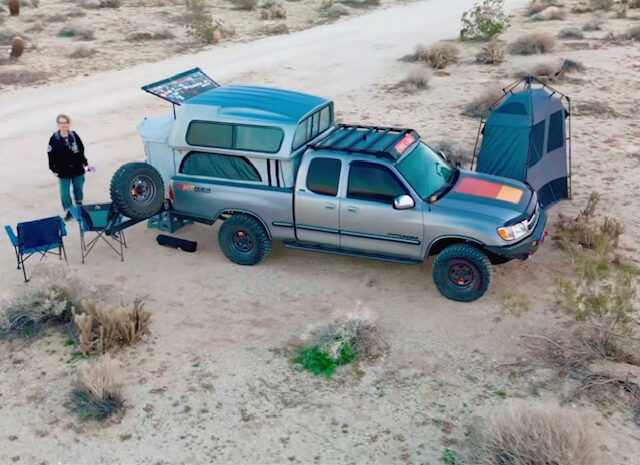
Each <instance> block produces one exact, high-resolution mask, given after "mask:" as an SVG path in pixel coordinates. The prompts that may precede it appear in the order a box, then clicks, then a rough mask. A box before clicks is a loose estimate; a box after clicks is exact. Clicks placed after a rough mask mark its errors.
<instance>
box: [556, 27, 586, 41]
mask: <svg viewBox="0 0 640 465" xmlns="http://www.w3.org/2000/svg"><path fill="white" fill-rule="evenodd" d="M558 37H559V38H560V39H584V34H583V32H582V30H581V29H580V28H577V27H565V28H564V29H560V32H558Z"/></svg>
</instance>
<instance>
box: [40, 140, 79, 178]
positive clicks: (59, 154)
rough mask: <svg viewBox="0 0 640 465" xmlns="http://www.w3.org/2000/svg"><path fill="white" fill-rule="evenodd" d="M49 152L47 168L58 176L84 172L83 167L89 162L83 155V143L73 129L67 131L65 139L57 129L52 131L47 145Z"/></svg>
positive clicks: (71, 175) (72, 175) (64, 176)
mask: <svg viewBox="0 0 640 465" xmlns="http://www.w3.org/2000/svg"><path fill="white" fill-rule="evenodd" d="M47 152H48V153H49V169H50V170H51V171H53V172H54V173H55V174H56V175H57V176H58V177H59V178H73V177H74V176H80V175H81V174H84V167H85V166H87V165H88V164H89V162H87V158H86V157H85V156H84V145H83V144H82V140H80V136H78V134H76V133H75V131H69V137H68V138H67V140H66V141H65V140H64V138H63V137H62V136H61V135H60V132H59V131H56V132H55V133H53V135H52V136H51V138H50V139H49V146H48V147H47Z"/></svg>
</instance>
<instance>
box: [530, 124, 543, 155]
mask: <svg viewBox="0 0 640 465" xmlns="http://www.w3.org/2000/svg"><path fill="white" fill-rule="evenodd" d="M544 125H545V121H544V120H542V121H540V122H539V123H538V124H536V125H534V126H533V128H531V153H530V154H529V166H533V165H535V164H536V163H538V161H539V160H540V159H541V158H542V155H543V150H544Z"/></svg>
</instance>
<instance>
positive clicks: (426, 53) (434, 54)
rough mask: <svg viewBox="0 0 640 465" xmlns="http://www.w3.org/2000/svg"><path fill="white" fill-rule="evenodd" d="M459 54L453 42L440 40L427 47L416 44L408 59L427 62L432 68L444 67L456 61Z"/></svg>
mask: <svg viewBox="0 0 640 465" xmlns="http://www.w3.org/2000/svg"><path fill="white" fill-rule="evenodd" d="M459 54H460V50H459V49H458V47H456V46H455V45H454V44H452V43H449V42H440V43H438V44H435V45H433V46H431V47H429V48H426V47H425V46H423V45H418V46H417V47H416V51H415V53H414V54H413V55H412V56H411V57H410V59H412V60H413V61H422V62H424V63H427V64H428V65H429V66H431V67H432V68H433V69H444V68H446V67H447V66H448V65H449V64H451V63H455V62H457V61H458V55H459Z"/></svg>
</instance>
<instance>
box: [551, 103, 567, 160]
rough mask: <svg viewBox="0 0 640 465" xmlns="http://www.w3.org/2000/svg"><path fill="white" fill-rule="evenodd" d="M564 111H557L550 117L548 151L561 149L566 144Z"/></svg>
mask: <svg viewBox="0 0 640 465" xmlns="http://www.w3.org/2000/svg"><path fill="white" fill-rule="evenodd" d="M563 120H564V111H563V110H560V111H556V112H555V113H554V114H552V115H551V117H550V118H549V140H548V142H547V152H551V151H552V150H555V149H559V148H560V147H562V146H563V145H564V124H562V123H563Z"/></svg>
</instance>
